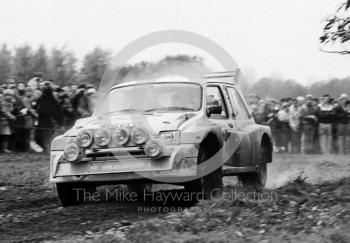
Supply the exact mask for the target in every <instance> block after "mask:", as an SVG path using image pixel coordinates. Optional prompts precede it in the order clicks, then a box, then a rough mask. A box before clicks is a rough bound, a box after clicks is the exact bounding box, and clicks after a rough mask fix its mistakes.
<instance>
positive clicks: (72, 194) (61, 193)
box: [56, 183, 96, 207]
mask: <svg viewBox="0 0 350 243" xmlns="http://www.w3.org/2000/svg"><path fill="white" fill-rule="evenodd" d="M56 191H57V195H58V198H59V200H60V201H61V203H62V205H63V206H64V207H67V206H72V205H77V204H80V203H83V202H84V201H86V200H90V197H91V196H92V194H93V193H95V192H96V186H93V185H79V184H77V183H57V184H56Z"/></svg>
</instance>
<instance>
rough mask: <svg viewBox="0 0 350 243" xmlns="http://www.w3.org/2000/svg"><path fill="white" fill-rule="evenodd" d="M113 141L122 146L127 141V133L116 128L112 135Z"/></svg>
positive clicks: (128, 135) (128, 136)
mask: <svg viewBox="0 0 350 243" xmlns="http://www.w3.org/2000/svg"><path fill="white" fill-rule="evenodd" d="M112 138H113V141H114V142H115V143H116V144H118V145H124V144H126V143H127V142H128V141H129V138H130V134H129V131H128V130H126V129H124V128H117V129H116V130H114V131H113V134H112Z"/></svg>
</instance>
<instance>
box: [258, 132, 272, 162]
mask: <svg viewBox="0 0 350 243" xmlns="http://www.w3.org/2000/svg"><path fill="white" fill-rule="evenodd" d="M260 146H261V148H262V149H264V151H265V155H266V162H272V151H273V144H272V139H271V137H270V136H269V135H268V134H267V133H263V135H262V137H261V143H260Z"/></svg>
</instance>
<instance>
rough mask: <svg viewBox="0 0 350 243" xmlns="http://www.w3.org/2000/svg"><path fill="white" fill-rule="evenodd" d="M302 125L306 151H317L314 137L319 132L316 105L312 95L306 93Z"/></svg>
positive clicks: (307, 152)
mask: <svg viewBox="0 0 350 243" xmlns="http://www.w3.org/2000/svg"><path fill="white" fill-rule="evenodd" d="M302 125H303V134H304V152H305V153H306V154H313V153H315V152H316V151H315V146H314V137H315V133H316V132H317V118H316V107H315V105H314V102H313V97H312V95H306V97H305V104H304V105H303V106H302Z"/></svg>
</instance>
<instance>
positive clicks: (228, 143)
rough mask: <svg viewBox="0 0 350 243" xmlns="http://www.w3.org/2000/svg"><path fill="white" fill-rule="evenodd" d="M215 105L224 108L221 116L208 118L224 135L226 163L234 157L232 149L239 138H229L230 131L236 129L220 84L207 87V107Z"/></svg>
mask: <svg viewBox="0 0 350 243" xmlns="http://www.w3.org/2000/svg"><path fill="white" fill-rule="evenodd" d="M212 103H215V104H216V105H218V104H219V105H221V106H222V112H221V114H212V115H211V116H209V117H208V118H209V119H210V121H211V122H212V124H214V125H217V126H220V127H221V129H222V134H223V139H224V143H223V149H222V151H223V158H224V160H225V162H226V161H227V160H229V159H231V157H232V154H233V152H232V149H234V146H235V144H236V140H237V138H236V137H235V136H228V135H229V133H228V131H230V129H232V128H233V127H234V125H233V121H232V119H231V117H230V110H229V106H228V105H227V99H226V98H225V93H224V89H223V87H222V86H221V85H220V84H209V85H208V86H207V87H206V105H207V107H208V106H209V105H210V104H212Z"/></svg>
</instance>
